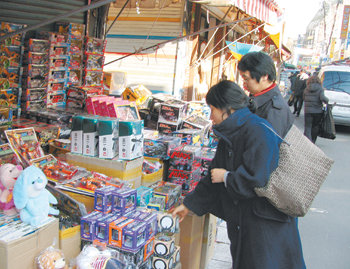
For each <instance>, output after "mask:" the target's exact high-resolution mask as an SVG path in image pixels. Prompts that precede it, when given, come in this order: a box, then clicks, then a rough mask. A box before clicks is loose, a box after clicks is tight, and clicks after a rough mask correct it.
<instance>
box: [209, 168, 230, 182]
mask: <svg viewBox="0 0 350 269" xmlns="http://www.w3.org/2000/svg"><path fill="white" fill-rule="evenodd" d="M226 172H227V170H226V169H223V168H213V169H211V182H213V183H222V182H224V179H225V173H226Z"/></svg>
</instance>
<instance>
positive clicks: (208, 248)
mask: <svg viewBox="0 0 350 269" xmlns="http://www.w3.org/2000/svg"><path fill="white" fill-rule="evenodd" d="M216 224H217V217H215V216H214V215H212V214H206V215H205V219H204V229H203V240H202V254H201V263H200V267H199V268H200V269H205V268H207V265H208V264H209V262H210V260H211V258H212V257H213V254H214V245H215V240H216Z"/></svg>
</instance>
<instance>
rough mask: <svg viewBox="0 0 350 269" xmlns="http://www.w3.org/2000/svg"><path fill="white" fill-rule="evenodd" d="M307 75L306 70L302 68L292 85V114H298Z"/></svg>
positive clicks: (301, 104) (301, 105)
mask: <svg viewBox="0 0 350 269" xmlns="http://www.w3.org/2000/svg"><path fill="white" fill-rule="evenodd" d="M308 78H309V77H308V75H307V74H306V72H305V71H304V70H303V69H302V70H301V71H300V73H299V74H298V75H297V77H296V79H295V82H294V87H293V88H292V92H293V95H294V112H293V114H296V116H297V117H299V115H300V111H301V108H302V107H303V94H304V90H305V88H306V81H307V79H308Z"/></svg>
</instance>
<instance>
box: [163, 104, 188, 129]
mask: <svg viewBox="0 0 350 269" xmlns="http://www.w3.org/2000/svg"><path fill="white" fill-rule="evenodd" d="M187 107H188V103H187V102H184V101H181V100H176V99H172V100H168V101H166V102H165V103H162V104H161V105H160V110H159V119H158V122H164V123H169V124H175V125H178V124H180V123H181V120H182V119H183V118H184V117H185V116H186V113H187Z"/></svg>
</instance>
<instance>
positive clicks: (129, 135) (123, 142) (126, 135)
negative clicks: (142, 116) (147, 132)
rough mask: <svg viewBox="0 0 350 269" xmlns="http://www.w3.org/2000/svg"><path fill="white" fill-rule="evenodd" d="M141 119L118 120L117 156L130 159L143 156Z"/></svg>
mask: <svg viewBox="0 0 350 269" xmlns="http://www.w3.org/2000/svg"><path fill="white" fill-rule="evenodd" d="M143 128H144V127H143V120H134V121H119V158H120V159H122V160H132V159H135V158H138V157H141V156H143Z"/></svg>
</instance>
